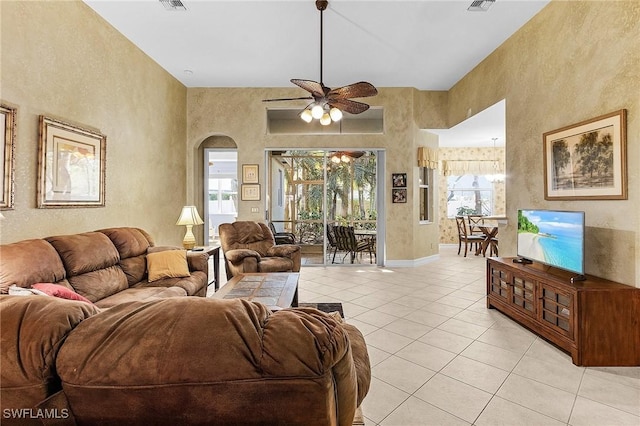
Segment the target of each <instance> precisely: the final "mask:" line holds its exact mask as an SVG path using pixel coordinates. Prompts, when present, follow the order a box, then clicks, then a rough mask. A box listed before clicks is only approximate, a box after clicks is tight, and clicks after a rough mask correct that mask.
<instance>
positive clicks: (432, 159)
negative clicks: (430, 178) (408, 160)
mask: <svg viewBox="0 0 640 426" xmlns="http://www.w3.org/2000/svg"><path fill="white" fill-rule="evenodd" d="M418 167H426V168H428V169H437V168H438V151H436V150H435V149H431V148H427V147H424V146H420V147H418Z"/></svg>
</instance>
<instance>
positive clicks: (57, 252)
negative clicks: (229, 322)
mask: <svg viewBox="0 0 640 426" xmlns="http://www.w3.org/2000/svg"><path fill="white" fill-rule="evenodd" d="M170 249H175V248H174V247H156V246H155V243H154V241H153V238H152V237H151V236H150V235H149V234H148V233H147V232H145V231H144V230H142V229H139V228H127V227H121V228H108V229H101V230H99V231H95V232H85V233H81V234H72V235H60V236H53V237H47V238H44V239H33V240H25V241H20V242H16V243H12V244H5V245H2V246H0V293H6V292H7V290H8V288H9V286H11V285H16V286H18V287H25V288H28V287H30V286H31V285H32V284H35V283H55V284H59V285H62V286H65V287H67V288H69V289H71V290H73V291H75V292H76V293H78V294H80V295H81V296H84V297H86V298H87V299H89V300H90V301H91V302H93V303H94V304H95V305H96V306H98V307H100V308H108V307H111V306H114V305H118V304H120V303H124V302H130V301H144V300H147V301H149V300H157V299H164V298H167V297H177V296H206V293H207V283H208V263H207V260H208V257H209V256H208V255H207V254H206V253H196V252H188V253H187V262H188V265H189V270H190V276H188V277H183V278H163V279H160V280H157V281H153V282H151V283H150V282H148V281H147V270H146V269H147V264H146V256H147V254H148V253H153V252H157V251H162V250H170Z"/></svg>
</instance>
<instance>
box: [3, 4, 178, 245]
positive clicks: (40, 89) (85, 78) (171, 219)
mask: <svg viewBox="0 0 640 426" xmlns="http://www.w3.org/2000/svg"><path fill="white" fill-rule="evenodd" d="M0 14H1V20H2V21H1V22H2V28H1V31H2V33H1V43H2V45H1V47H2V50H1V51H2V63H1V80H0V90H1V92H0V98H2V100H3V101H4V102H8V103H10V104H12V105H15V106H17V107H18V118H17V140H16V145H15V148H16V149H15V160H16V167H15V171H16V175H15V183H16V192H15V210H12V211H3V214H4V216H5V217H6V219H5V220H2V221H1V222H0V232H1V234H0V235H1V239H2V242H3V243H9V242H13V241H17V240H21V239H26V238H39V237H46V236H49V235H56V234H67V233H76V232H83V231H90V230H95V229H98V228H102V227H110V226H138V227H142V228H144V229H146V230H147V231H149V232H150V233H151V234H152V235H153V236H154V237H155V239H156V241H157V242H158V243H163V244H165V243H166V244H180V242H181V241H182V236H183V234H184V227H178V226H175V221H176V219H177V217H178V215H179V213H180V208H181V207H182V205H183V204H184V201H185V195H184V193H185V189H184V188H185V186H186V183H185V157H186V154H185V142H184V141H185V135H186V88H185V87H184V86H182V85H181V84H180V83H179V82H177V81H176V80H175V79H174V78H173V77H171V76H170V75H169V74H168V73H167V72H166V71H164V70H163V69H162V68H160V67H159V66H158V65H157V64H156V63H155V62H154V61H152V60H151V59H150V58H149V57H147V56H146V55H144V54H143V53H142V52H141V51H140V50H139V49H138V48H136V47H135V46H133V45H132V44H131V43H130V42H129V41H128V40H127V39H125V38H124V36H122V35H121V34H120V33H118V32H117V31H115V30H114V29H113V28H112V27H111V26H110V25H108V24H107V23H106V22H105V21H104V20H102V18H100V17H99V16H97V15H96V14H95V13H94V12H93V11H92V10H91V9H90V8H89V7H88V6H86V5H85V4H84V3H82V2H80V1H65V2H59V1H50V2H47V1H37V2H28V1H24V2H20V1H2V2H0ZM41 114H42V115H46V116H51V117H56V118H59V119H62V120H65V121H68V122H73V123H77V124H82V125H83V126H86V127H91V128H94V129H98V130H100V131H101V132H102V133H103V134H105V135H106V136H107V156H106V164H107V165H106V174H107V175H106V207H104V208H72V209H38V208H36V187H37V186H36V184H37V182H36V181H37V178H36V176H37V158H38V116H39V115H41Z"/></svg>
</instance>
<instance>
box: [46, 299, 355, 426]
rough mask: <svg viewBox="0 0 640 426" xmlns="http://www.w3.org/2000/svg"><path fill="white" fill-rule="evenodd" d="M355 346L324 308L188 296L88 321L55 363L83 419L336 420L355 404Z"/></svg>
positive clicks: (77, 414) (131, 305)
mask: <svg viewBox="0 0 640 426" xmlns="http://www.w3.org/2000/svg"><path fill="white" fill-rule="evenodd" d="M350 356H351V355H350V350H349V340H348V337H347V334H346V332H345V331H344V329H343V328H342V327H340V326H339V324H338V323H337V322H336V321H335V320H333V319H332V318H330V317H329V316H327V315H325V314H323V313H321V312H319V311H316V310H308V311H302V310H299V311H287V310H284V311H279V312H276V313H271V312H270V311H269V310H268V309H267V308H266V307H265V306H264V305H261V304H257V303H251V302H247V301H244V300H240V299H229V300H218V299H209V298H199V297H197V298H196V297H185V298H171V299H165V300H161V301H154V302H148V303H139V302H134V303H127V304H120V305H117V306H114V307H113V308H111V309H108V310H106V311H105V312H103V313H101V314H100V315H97V316H95V317H93V318H91V319H89V320H87V321H85V322H84V323H83V324H81V325H80V326H79V327H78V328H77V329H76V330H74V332H73V333H71V335H70V336H69V338H68V339H67V341H66V343H65V344H64V346H63V347H62V349H61V351H60V354H59V356H58V363H57V367H58V374H59V375H60V377H61V380H62V386H63V389H64V392H65V394H66V396H67V398H68V401H69V404H70V406H71V407H73V415H74V416H75V418H76V420H77V421H78V423H81V424H94V423H96V422H98V421H99V420H101V421H103V422H104V421H106V420H105V419H108V420H109V423H110V424H118V421H120V422H121V423H122V424H128V422H129V421H130V420H131V419H141V422H140V424H142V419H144V422H146V424H152V423H161V424H208V423H209V424H210V423H211V420H212V419H215V421H216V423H219V424H240V423H243V420H245V423H251V422H255V421H259V422H260V423H262V424H309V419H313V421H314V423H315V424H338V421H337V419H336V417H337V416H338V412H339V411H340V419H341V420H342V419H343V417H344V418H349V417H350V419H351V420H352V419H353V414H354V411H355V403H356V392H357V389H356V388H357V384H356V381H355V373H354V369H353V360H351V359H350ZM338 381H339V382H340V383H336V382H338ZM158 401H160V402H161V403H159V402H158ZM292 403H295V404H298V405H296V406H292ZM341 424H342V421H341Z"/></svg>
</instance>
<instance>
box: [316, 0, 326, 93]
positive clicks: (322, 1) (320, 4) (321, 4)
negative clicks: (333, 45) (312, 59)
mask: <svg viewBox="0 0 640 426" xmlns="http://www.w3.org/2000/svg"><path fill="white" fill-rule="evenodd" d="M328 5H329V1H328V0H316V9H318V10H319V11H320V84H321V85H322V86H324V80H323V79H322V69H323V66H322V50H323V43H322V42H323V40H324V34H323V28H324V25H323V22H322V12H323V11H324V10H325V9H326V8H327V6H328Z"/></svg>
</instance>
